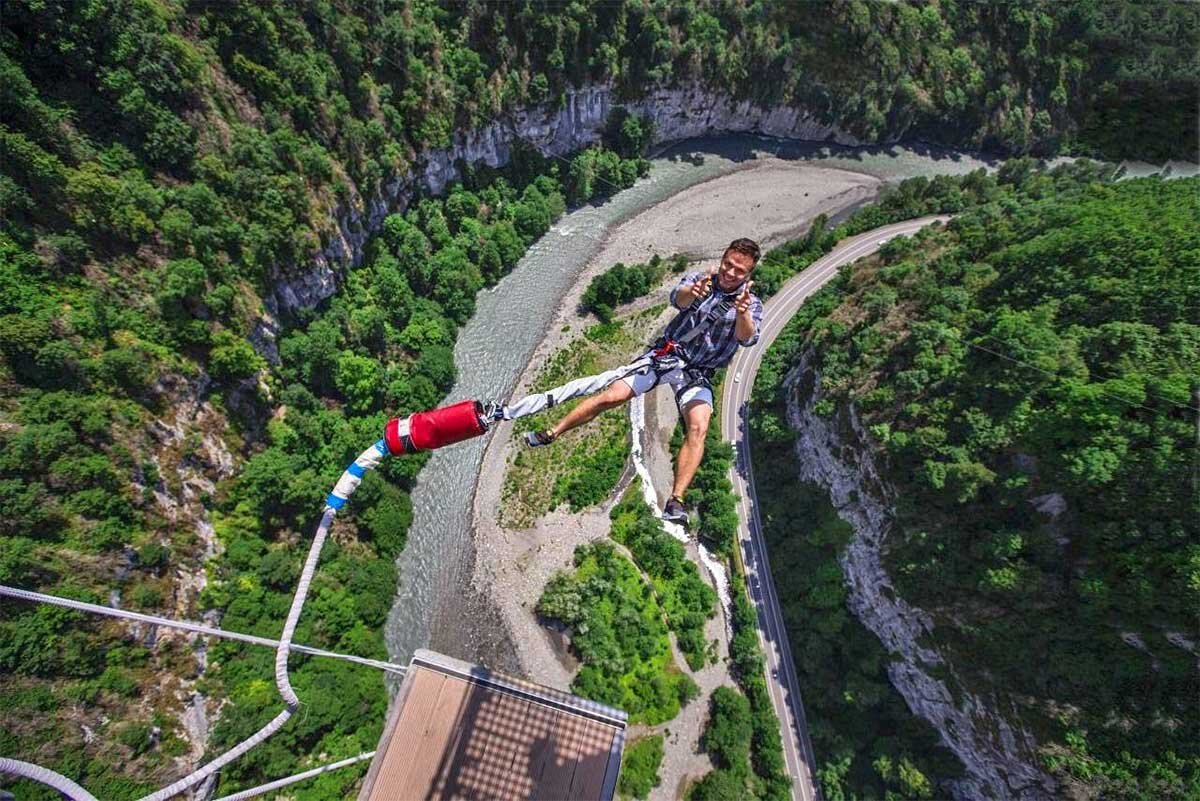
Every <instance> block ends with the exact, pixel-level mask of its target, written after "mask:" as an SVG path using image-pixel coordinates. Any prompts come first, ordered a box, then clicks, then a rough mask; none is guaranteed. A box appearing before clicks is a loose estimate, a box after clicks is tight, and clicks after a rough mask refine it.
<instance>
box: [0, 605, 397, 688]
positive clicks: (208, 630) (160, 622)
mask: <svg viewBox="0 0 1200 801" xmlns="http://www.w3.org/2000/svg"><path fill="white" fill-rule="evenodd" d="M0 595H3V596H8V597H9V598H17V599H20V600H22V601H31V602H34V603H44V604H53V605H54V606H61V607H65V608H67V609H74V610H76V611H78V612H90V613H92V614H95V615H106V616H108V617H115V618H122V619H124V620H133V621H136V622H139V623H147V624H149V625H151V626H165V627H167V628H173V629H181V630H183V631H191V632H195V633H196V634H202V635H205V636H211V637H222V638H224V639H227V640H238V641H240V642H247V643H251V644H252V645H266V646H269V647H271V648H278V647H279V640H272V639H270V638H268V637H258V636H255V635H253V634H242V633H241V632H239V631H229V630H228V629H218V628H214V627H212V626H205V625H203V624H201V623H193V622H192V621H190V620H172V619H171V618H168V617H158V616H157V615H147V614H143V613H141V612H130V611H128V610H125V609H113V608H111V607H108V606H101V605H99V604H92V603H87V602H86V601H77V600H75V599H74V598H63V597H61V596H57V595H46V594H44V593H40V592H33V591H31V590H22V589H19V588H17V587H8V586H6V585H3V584H0ZM291 650H293V651H298V652H299V653H302V654H309V655H311V656H325V657H329V658H330V659H342V660H345V661H347V662H353V663H355V664H358V665H366V666H367V667H373V668H377V669H379V670H383V671H387V672H388V673H403V672H404V671H405V670H406V668H405V666H404V665H397V664H393V663H391V662H381V661H380V660H378V659H368V658H366V657H363V656H355V655H353V654H342V653H338V652H336V651H326V650H324V649H322V648H313V647H312V646H308V645H294V644H293V645H292V646H291Z"/></svg>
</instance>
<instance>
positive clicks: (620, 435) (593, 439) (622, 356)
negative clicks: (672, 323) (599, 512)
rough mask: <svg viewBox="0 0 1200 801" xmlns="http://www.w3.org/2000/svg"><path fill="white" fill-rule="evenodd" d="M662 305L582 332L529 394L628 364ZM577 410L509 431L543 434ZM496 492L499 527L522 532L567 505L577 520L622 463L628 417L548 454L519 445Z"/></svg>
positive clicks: (598, 422)
mask: <svg viewBox="0 0 1200 801" xmlns="http://www.w3.org/2000/svg"><path fill="white" fill-rule="evenodd" d="M662 309H663V307H662V306H661V305H659V306H654V307H652V308H650V309H645V310H643V311H641V312H638V313H636V314H634V315H632V316H629V317H626V318H624V319H622V320H617V321H613V322H610V323H600V324H597V325H593V326H590V327H588V328H587V329H586V330H585V331H584V332H583V336H582V337H577V338H575V339H572V340H571V341H570V342H568V343H567V344H566V345H564V346H563V347H562V348H560V349H559V350H558V351H556V352H555V353H554V354H553V355H551V356H550V358H549V359H548V360H547V361H546V364H545V365H544V366H543V367H542V369H541V372H539V373H538V377H537V380H535V381H534V383H533V387H532V390H531V391H533V392H539V391H542V390H546V389H550V388H551V387H555V386H558V385H559V384H563V383H566V382H567V381H570V380H571V379H573V378H578V377H580V376H585V375H594V374H596V373H601V372H604V371H605V370H611V369H613V368H614V367H618V366H619V365H622V364H625V363H627V362H628V361H629V360H630V359H632V358H633V357H634V356H636V355H637V354H638V353H640V352H643V351H640V350H639V349H640V348H644V347H645V345H646V342H647V341H648V340H649V339H650V328H651V326H652V324H653V322H654V320H655V319H656V318H657V317H658V315H659V313H660V312H662ZM577 405H579V400H573V401H568V402H566V403H564V404H562V405H561V406H556V407H554V408H553V409H548V410H546V411H545V412H543V413H542V414H539V415H536V416H533V417H525V418H522V419H520V420H518V421H516V422H515V423H514V424H513V434H514V437H520V435H521V434H523V433H524V432H526V431H533V430H534V429H545V428H549V427H551V426H552V425H554V424H555V423H556V422H558V421H559V420H561V419H562V418H563V417H566V415H567V413H568V412H570V411H571V410H572V409H574V408H575V407H576V406H577ZM517 447H518V450H517V452H516V454H515V455H513V457H512V458H511V461H510V464H509V467H508V472H507V474H506V475H505V477H504V487H503V489H502V490H501V493H502V498H503V499H504V503H503V504H502V505H501V510H500V522H501V524H502V525H505V526H508V527H509V528H525V527H527V526H530V525H532V524H533V522H534V521H535V520H537V519H538V518H539V517H541V516H542V515H544V514H546V513H547V512H549V511H551V510H553V509H556V508H558V506H559V505H560V504H562V503H566V504H568V506H569V507H570V509H571V511H573V512H578V511H580V510H581V509H585V508H587V507H589V506H594V505H595V504H598V503H600V502H601V501H603V500H604V499H606V498H607V497H608V496H609V495H610V494H611V493H612V491H613V487H614V486H616V483H617V481H618V480H619V479H620V478H621V473H622V472H623V471H624V469H625V463H626V462H627V461H628V460H629V416H628V415H627V414H626V413H625V411H624V410H623V409H622V410H615V411H611V412H608V413H606V414H602V415H600V416H599V417H598V418H597V419H595V420H593V421H592V422H591V423H589V424H588V425H587V426H583V427H581V428H577V429H575V430H574V431H568V432H567V433H566V434H563V435H562V437H560V438H559V439H558V440H556V441H555V443H554V445H553V446H551V447H548V448H540V449H537V450H530V449H528V448H525V447H524V445H523V444H518V446H517Z"/></svg>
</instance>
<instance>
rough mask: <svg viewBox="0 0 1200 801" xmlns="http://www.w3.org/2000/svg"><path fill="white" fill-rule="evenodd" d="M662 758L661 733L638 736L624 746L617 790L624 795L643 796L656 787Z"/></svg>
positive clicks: (658, 781)
mask: <svg viewBox="0 0 1200 801" xmlns="http://www.w3.org/2000/svg"><path fill="white" fill-rule="evenodd" d="M662 758H663V735H661V734H653V735H650V736H649V737H639V738H638V739H636V740H634V741H633V742H631V743H629V744H628V745H626V746H625V753H624V754H623V755H622V757H621V780H620V781H619V782H618V783H617V791H618V792H619V793H620V794H621V795H623V796H625V797H627V798H628V797H630V796H632V797H634V798H645V797H646V796H648V795H650V791H651V790H653V789H654V788H655V787H658V785H659V783H660V781H661V780H660V779H659V777H658V766H659V765H661V764H662Z"/></svg>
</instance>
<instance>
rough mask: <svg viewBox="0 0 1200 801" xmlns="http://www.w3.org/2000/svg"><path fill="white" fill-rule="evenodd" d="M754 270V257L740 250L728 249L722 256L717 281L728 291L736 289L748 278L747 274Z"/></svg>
mask: <svg viewBox="0 0 1200 801" xmlns="http://www.w3.org/2000/svg"><path fill="white" fill-rule="evenodd" d="M753 270H754V259H752V258H750V257H749V256H748V255H746V254H745V253H742V252H741V251H738V250H728V251H726V252H725V255H724V256H722V257H721V267H720V269H718V270H717V283H718V284H720V285H721V289H724V290H725V291H726V292H728V291H730V290H731V289H736V288H737V286H738V284H740V283H742V281H745V280H746V276H748V275H750V273H751V272H752V271H753Z"/></svg>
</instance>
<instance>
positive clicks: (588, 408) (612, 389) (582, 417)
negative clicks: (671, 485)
mask: <svg viewBox="0 0 1200 801" xmlns="http://www.w3.org/2000/svg"><path fill="white" fill-rule="evenodd" d="M632 397H633V390H632V389H631V388H630V387H629V385H628V384H626V383H625V382H624V381H614V382H613V383H612V384H610V385H609V387H608V389H606V390H604V391H603V392H600V393H597V394H595V395H592V396H591V397H590V398H584V399H583V400H582V401H581V402H580V403H579V405H578V406H576V407H575V408H574V409H572V410H571V411H569V412H567V416H566V417H564V418H563V419H561V420H559V421H558V423H557V424H556V425H555V426H554V428H552V429H550V433H551V434H553V435H554V436H555V437H558V436H559V435H560V434H565V433H566V432H568V431H570V430H571V429H572V428H576V427H578V426H581V425H583V424H584V423H587V422H590V421H591V420H592V419H593V418H594V417H595V416H596V415H598V414H600V412H603V411H607V410H609V409H615V408H616V407H618V406H620V405H621V404H623V403H627V402H628V401H629V399H630V398H632ZM693 472H694V471H693Z"/></svg>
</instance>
